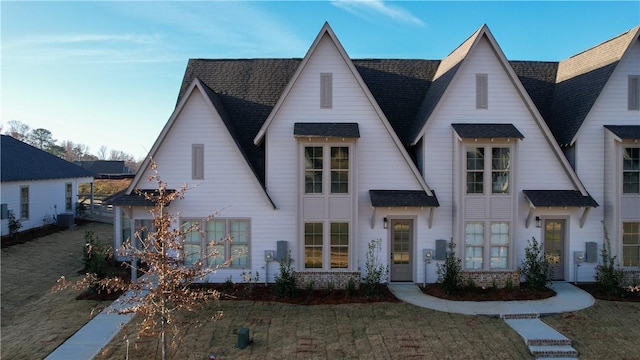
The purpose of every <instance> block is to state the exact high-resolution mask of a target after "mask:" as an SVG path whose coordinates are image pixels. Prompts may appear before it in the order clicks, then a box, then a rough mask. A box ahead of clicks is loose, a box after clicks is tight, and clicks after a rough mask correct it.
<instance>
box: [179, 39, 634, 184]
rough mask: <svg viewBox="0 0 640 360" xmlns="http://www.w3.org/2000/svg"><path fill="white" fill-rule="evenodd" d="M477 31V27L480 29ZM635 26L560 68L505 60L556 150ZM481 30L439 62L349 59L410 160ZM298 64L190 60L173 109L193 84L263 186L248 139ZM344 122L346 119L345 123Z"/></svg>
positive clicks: (259, 159)
mask: <svg viewBox="0 0 640 360" xmlns="http://www.w3.org/2000/svg"><path fill="white" fill-rule="evenodd" d="M481 29H482V28H481ZM639 29H640V27H636V28H634V29H632V30H630V31H628V32H626V33H625V34H622V35H620V36H618V37H616V38H614V39H611V40H609V41H607V42H604V43H603V44H600V45H598V46H596V47H594V48H592V49H589V50H586V51H584V52H582V53H580V54H578V55H575V56H573V57H571V58H570V59H567V60H564V61H562V62H540V61H510V62H509V64H510V65H511V67H512V68H513V70H514V72H515V74H516V75H517V76H518V78H519V80H520V81H521V82H522V84H523V86H524V88H525V89H526V91H527V92H528V93H529V95H530V97H531V98H532V100H533V102H534V104H535V105H536V107H537V108H538V110H539V111H540V113H541V115H542V116H543V118H544V120H545V121H546V122H547V124H548V125H549V128H550V129H551V131H552V133H553V135H554V137H555V138H556V140H557V141H558V142H559V143H560V144H561V145H566V144H568V143H569V142H570V141H571V139H573V137H574V136H575V134H576V133H577V131H578V129H579V128H580V126H581V124H582V122H583V121H584V118H585V117H586V115H587V114H588V112H589V110H590V109H591V107H592V106H593V103H594V102H595V100H596V99H597V97H598V96H599V94H600V92H601V91H602V88H603V87H604V84H605V83H606V81H607V80H608V78H609V76H610V74H611V72H612V71H613V69H614V68H615V66H616V64H617V62H618V61H619V59H620V58H621V56H622V55H623V53H624V49H626V48H627V47H628V45H629V43H630V42H631V40H632V38H633V36H637V34H638V31H639ZM479 33H480V30H478V31H477V32H475V33H474V34H473V35H472V36H470V37H469V38H468V39H467V40H465V41H464V42H463V43H462V44H461V45H460V46H458V47H457V48H456V49H455V50H454V51H452V52H451V54H449V55H448V56H447V57H446V58H445V59H443V60H404V59H352V62H353V64H354V66H355V68H356V70H357V71H358V73H359V74H360V76H361V77H362V79H363V81H364V82H365V84H366V86H367V87H368V89H369V91H370V92H371V94H372V95H373V97H374V98H375V100H376V102H377V103H378V105H379V106H380V108H381V109H382V111H383V113H384V115H385V116H386V117H387V119H388V120H389V123H390V124H391V126H392V127H393V129H394V131H395V133H396V135H397V136H398V138H399V139H400V140H401V141H402V142H403V143H404V144H405V146H406V147H407V148H408V150H409V154H413V151H412V150H411V145H412V144H414V143H415V142H416V141H417V140H418V136H419V133H420V132H421V130H422V128H423V127H424V125H425V123H426V121H427V118H428V117H429V116H430V115H431V113H432V112H433V110H434V109H435V107H436V105H437V104H438V102H439V101H440V100H441V98H442V96H443V94H444V93H445V91H446V89H447V87H448V86H449V84H450V83H451V80H452V79H453V77H454V75H455V73H456V72H457V70H458V69H459V67H460V64H461V61H462V60H463V59H464V58H465V56H466V55H467V54H468V51H469V49H470V48H471V45H472V44H473V43H474V41H475V39H476V38H477V34H479ZM301 61H302V60H301V59H219V60H208V59H191V60H189V63H188V65H187V68H186V71H185V75H184V78H183V82H182V86H181V89H180V93H179V95H178V102H179V101H180V100H181V99H182V97H183V96H184V93H185V91H186V89H187V88H188V86H189V85H190V84H191V83H192V81H193V80H194V79H199V80H200V81H201V82H202V83H203V84H204V86H205V88H206V89H207V90H206V91H207V94H208V96H209V98H210V99H211V101H212V102H213V103H214V106H215V107H216V108H217V109H218V111H219V112H220V113H221V116H222V118H223V121H224V123H225V125H226V126H227V129H229V133H230V134H231V135H232V136H233V138H234V140H235V141H236V143H237V144H238V147H239V149H240V151H241V152H242V154H243V155H244V156H245V158H246V159H247V162H248V163H249V164H250V166H251V168H252V169H253V171H254V172H255V174H256V176H257V177H258V179H259V181H260V182H261V183H262V184H263V186H264V184H265V175H264V174H265V151H264V142H263V143H262V144H261V145H259V146H256V145H254V143H253V139H254V138H255V136H256V135H257V133H258V131H259V130H260V128H261V127H262V125H263V124H264V122H265V120H266V119H267V117H268V116H269V114H270V112H271V110H272V109H273V107H274V106H275V104H276V102H277V101H278V99H279V97H280V96H281V94H282V93H283V91H284V89H285V88H286V86H287V84H288V83H289V81H290V80H291V78H292V76H293V74H294V73H295V71H296V70H297V68H298V66H299V65H300V63H301ZM345 120H348V119H345Z"/></svg>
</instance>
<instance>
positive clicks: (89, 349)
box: [45, 293, 135, 360]
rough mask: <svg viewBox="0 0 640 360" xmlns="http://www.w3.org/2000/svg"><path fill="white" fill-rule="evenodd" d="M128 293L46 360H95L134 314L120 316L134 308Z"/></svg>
mask: <svg viewBox="0 0 640 360" xmlns="http://www.w3.org/2000/svg"><path fill="white" fill-rule="evenodd" d="M131 296H132V295H131V293H126V294H124V295H123V296H121V297H120V298H119V299H118V300H116V301H114V302H113V303H112V304H111V305H110V306H108V307H107V308H105V309H103V310H102V311H101V312H100V314H98V315H96V317H94V318H93V319H91V320H90V321H89V322H88V323H86V324H85V325H84V326H83V327H82V328H81V329H80V330H78V331H77V332H76V333H75V334H73V335H72V336H71V337H70V338H68V339H67V340H66V341H65V342H64V343H62V345H60V346H58V347H57V348H56V349H55V350H54V351H53V352H52V353H51V354H49V356H47V357H46V358H45V360H87V359H93V357H94V356H96V355H97V354H98V353H99V352H100V350H102V348H103V347H104V346H105V345H107V344H108V343H109V342H110V341H111V339H113V338H114V337H115V336H116V335H117V334H118V332H120V330H121V329H122V326H123V325H126V324H127V323H128V322H129V321H131V319H133V317H134V316H135V315H134V314H118V313H117V311H118V310H120V309H123V307H124V306H127V307H129V306H133V303H131V301H130V300H129V299H130V298H131Z"/></svg>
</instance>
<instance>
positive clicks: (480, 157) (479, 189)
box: [465, 146, 511, 194]
mask: <svg viewBox="0 0 640 360" xmlns="http://www.w3.org/2000/svg"><path fill="white" fill-rule="evenodd" d="M485 154H491V157H490V158H489V157H487V156H485ZM466 160H467V161H466V169H465V172H466V183H467V194H509V192H510V189H509V182H510V181H509V180H510V178H511V148H510V147H491V146H467V158H466ZM488 184H491V189H487V188H486V186H488Z"/></svg>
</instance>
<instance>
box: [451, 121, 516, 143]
mask: <svg viewBox="0 0 640 360" xmlns="http://www.w3.org/2000/svg"><path fill="white" fill-rule="evenodd" d="M451 126H452V127H453V130H455V132H456V133H457V134H458V136H460V138H462V139H499V138H508V139H524V135H522V133H521V132H520V131H518V129H517V128H516V127H515V126H514V125H513V124H451Z"/></svg>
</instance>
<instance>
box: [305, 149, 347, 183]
mask: <svg viewBox="0 0 640 360" xmlns="http://www.w3.org/2000/svg"><path fill="white" fill-rule="evenodd" d="M349 167H350V166H349V147H348V146H305V147H304V192H305V194H322V193H326V192H329V193H331V194H348V193H349ZM325 169H327V170H328V171H325ZM324 184H330V185H324Z"/></svg>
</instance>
